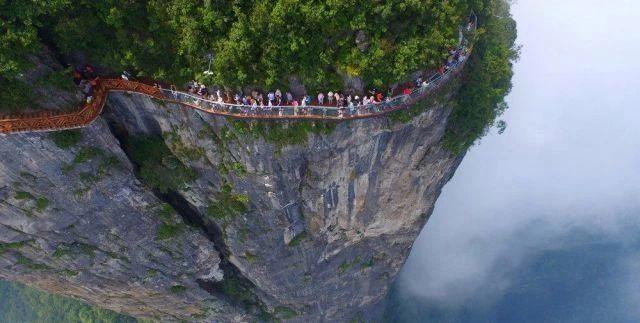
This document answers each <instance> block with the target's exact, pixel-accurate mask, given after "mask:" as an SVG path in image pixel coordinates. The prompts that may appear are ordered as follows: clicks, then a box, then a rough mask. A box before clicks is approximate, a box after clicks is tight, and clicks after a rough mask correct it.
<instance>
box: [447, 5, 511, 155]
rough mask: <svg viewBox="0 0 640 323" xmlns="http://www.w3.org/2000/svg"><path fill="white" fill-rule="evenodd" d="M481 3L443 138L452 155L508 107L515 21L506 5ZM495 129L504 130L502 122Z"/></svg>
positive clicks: (484, 130)
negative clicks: (470, 52)
mask: <svg viewBox="0 0 640 323" xmlns="http://www.w3.org/2000/svg"><path fill="white" fill-rule="evenodd" d="M482 2H484V3H485V5H484V6H482V7H479V8H478V9H476V12H477V14H478V18H479V21H480V22H481V23H480V25H479V30H478V33H477V40H476V41H475V42H474V50H473V55H471V57H470V59H469V62H467V65H466V67H465V68H466V70H465V73H464V79H463V82H462V87H461V88H460V92H459V93H458V95H457V96H456V102H457V104H456V105H455V108H454V110H453V113H452V115H451V117H450V118H449V124H448V128H447V135H446V138H445V144H446V146H447V147H448V148H449V149H450V150H451V151H453V152H454V153H461V152H463V151H465V150H466V149H467V148H469V147H470V146H471V145H473V143H474V142H475V141H476V140H477V139H478V138H480V137H482V136H483V135H484V134H485V133H486V132H487V131H488V130H489V128H490V127H491V126H493V125H494V124H495V120H496V118H497V117H499V116H500V114H502V112H504V110H505V109H506V108H507V104H506V102H505V101H504V98H505V96H506V95H507V94H508V93H509V91H511V77H512V76H513V70H512V68H513V61H515V60H516V59H517V58H518V50H519V48H518V47H517V46H516V44H515V40H516V33H517V32H516V22H515V21H514V20H513V18H512V17H511V14H510V13H509V3H508V2H506V1H504V0H486V1H482ZM498 126H499V128H502V129H501V130H503V129H504V124H503V123H499V124H498Z"/></svg>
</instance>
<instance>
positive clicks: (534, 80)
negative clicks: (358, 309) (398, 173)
mask: <svg viewBox="0 0 640 323" xmlns="http://www.w3.org/2000/svg"><path fill="white" fill-rule="evenodd" d="M513 12H514V16H515V18H516V20H517V22H518V31H519V41H518V42H519V43H520V44H522V45H524V48H523V51H522V55H521V60H520V61H519V62H518V63H517V64H516V74H515V78H514V90H513V93H512V94H511V95H510V97H509V98H508V101H509V103H510V105H511V109H510V110H508V111H507V113H506V114H505V119H506V120H507V122H508V123H509V127H508V129H507V132H506V133H505V134H503V135H502V136H497V135H490V136H489V137H487V138H485V139H483V141H482V144H481V145H480V146H477V147H474V148H473V149H472V150H471V151H470V153H469V154H468V155H467V157H466V159H465V161H464V162H463V164H462V165H461V167H460V169H459V170H458V173H457V174H456V176H455V177H454V179H453V180H452V181H451V182H450V183H449V184H448V185H447V186H446V187H445V190H444V192H443V194H442V196H441V198H440V200H439V201H438V203H437V206H436V210H435V213H434V215H433V216H432V217H431V219H430V221H429V223H428V224H427V226H426V227H425V230H424V231H423V233H422V235H421V236H420V238H419V240H418V242H417V243H416V245H415V247H414V250H413V251H412V254H411V256H410V259H409V261H408V263H407V265H406V266H405V268H404V270H403V274H402V275H401V281H400V284H401V286H402V287H403V288H406V289H408V290H409V291H410V292H412V293H415V294H416V295H420V296H423V297H426V298H428V299H429V301H431V302H434V303H437V304H440V305H442V306H453V307H455V306H458V305H462V304H466V303H468V302H469V301H473V302H479V301H481V300H482V301H489V300H491V299H493V298H495V297H496V296H499V295H501V293H502V291H503V290H504V289H505V288H507V287H508V286H509V282H510V279H511V278H512V275H511V274H512V273H513V271H514V270H517V268H518V266H519V265H521V264H522V262H523V260H524V259H527V257H530V256H531V255H533V254H535V253H537V252H539V251H541V250H544V249H548V248H563V247H566V245H565V243H566V241H570V240H571V239H567V237H568V236H570V235H571V232H574V231H576V230H581V231H587V232H590V233H593V234H596V235H607V236H609V237H611V239H624V238H625V236H624V235H623V233H625V234H626V232H628V229H629V227H635V226H638V225H640V219H638V218H637V217H636V216H631V215H630V214H634V212H635V213H637V211H639V210H640V198H638V197H639V196H640V90H639V89H640V77H639V76H638V72H640V61H639V59H638V58H639V57H640V36H639V35H640V33H638V32H636V31H635V29H637V27H638V26H637V25H638V17H640V2H639V1H630V0H613V1H599V0H563V1H550V0H547V1H538V0H528V1H525V0H520V1H519V3H518V4H516V5H514V8H513ZM636 232H637V231H636ZM637 296H638V300H640V293H637ZM636 304H637V303H636Z"/></svg>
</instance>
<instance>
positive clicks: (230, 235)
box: [0, 93, 462, 321]
mask: <svg viewBox="0 0 640 323" xmlns="http://www.w3.org/2000/svg"><path fill="white" fill-rule="evenodd" d="M439 98H440V101H430V102H426V103H425V104H427V105H428V106H429V108H428V109H426V110H425V112H423V113H422V114H420V115H419V116H417V117H415V118H413V120H412V121H411V122H409V123H405V124H401V123H395V122H392V121H391V120H390V119H389V118H387V117H384V118H376V119H368V120H361V121H353V122H344V123H339V124H337V125H335V126H334V127H330V128H335V129H332V130H330V131H319V132H317V133H315V132H309V133H308V134H305V135H302V134H301V132H302V131H298V130H299V129H302V127H300V125H299V124H295V123H279V124H268V125H265V124H264V123H257V122H253V123H233V122H232V123H230V122H229V121H228V120H226V119H224V118H220V117H214V116H211V115H206V114H203V113H201V112H197V111H195V110H191V109H185V108H181V107H179V106H176V105H172V104H164V103H161V102H158V101H156V100H152V99H150V98H147V97H145V96H141V95H134V94H127V93H120V94H116V93H112V94H111V95H110V98H109V102H108V107H107V109H106V110H107V111H106V112H105V114H104V116H103V118H101V119H99V120H98V122H96V123H95V124H93V125H92V126H90V127H88V128H86V129H84V130H82V131H83V134H84V135H83V138H84V139H83V142H82V143H81V145H80V146H81V147H99V148H100V149H101V151H103V153H101V154H98V155H99V156H97V157H93V158H90V160H89V161H88V162H80V163H76V164H78V165H76V166H74V167H73V169H71V170H68V171H65V170H67V169H68V168H69V167H70V166H67V165H69V164H73V165H75V164H74V162H73V160H74V159H77V158H78V157H77V156H78V155H79V154H81V150H82V148H81V147H74V148H72V149H70V150H64V149H60V148H58V147H56V146H55V145H54V144H53V143H51V141H50V140H49V139H48V136H47V135H39V134H30V135H9V136H3V137H2V140H0V151H1V152H2V154H3V156H10V157H9V158H3V160H2V161H1V163H0V165H1V166H0V167H2V168H1V170H0V179H1V182H0V183H1V184H0V187H2V189H1V191H0V192H2V193H1V194H0V214H1V217H0V224H1V225H2V226H0V243H4V246H5V247H4V252H2V251H0V276H1V277H4V278H9V279H14V280H20V281H23V282H26V283H28V284H31V285H36V286H37V287H40V288H43V289H47V290H52V291H57V292H60V293H65V294H70V295H73V296H76V297H79V298H81V299H84V300H87V301H89V302H90V303H94V304H99V305H101V306H105V307H108V308H111V309H115V310H119V311H123V312H126V313H129V314H132V315H135V316H151V317H154V316H155V317H158V318H161V319H166V320H170V319H188V320H212V319H219V320H222V321H242V320H246V319H247V318H248V317H249V315H256V313H257V314H259V313H263V314H264V313H267V312H268V313H270V314H267V315H273V316H275V317H276V318H279V319H290V320H293V321H308V320H314V321H319V320H324V321H336V320H337V321H348V320H350V319H353V318H354V317H367V315H370V314H373V313H375V311H372V309H374V308H375V307H376V304H377V303H378V302H379V301H380V300H381V299H382V298H383V296H384V295H385V294H386V291H387V288H388V286H389V284H390V282H391V281H392V279H393V278H394V277H395V276H396V274H397V273H398V271H399V269H400V267H401V266H402V264H403V263H404V261H405V259H406V256H407V255H408V252H409V250H410V247H411V245H412V243H413V241H414V240H415V238H416V237H417V235H418V233H419V232H420V230H421V229H422V227H423V225H424V224H425V222H426V220H427V218H428V216H429V215H430V214H431V211H432V209H433V206H434V203H435V200H436V199H437V197H438V195H439V193H440V190H441V188H442V187H443V186H444V184H445V183H446V182H447V181H448V180H449V178H450V177H451V176H452V175H453V173H454V171H455V169H456V167H457V165H458V164H459V162H460V160H461V158H462V157H461V156H457V157H456V156H453V155H451V154H450V153H449V152H448V151H446V150H445V149H444V148H443V147H442V137H443V135H444V130H445V127H446V122H447V116H448V114H449V112H450V109H449V107H448V106H447V100H446V99H447V96H446V95H445V96H440V97H439ZM307 125H308V124H307ZM307 125H305V126H307ZM296 129H297V130H296ZM276 133H277V134H280V136H277V135H274V134H276ZM148 135H155V136H161V137H162V138H163V139H164V141H165V143H166V145H167V147H169V149H170V150H171V151H172V152H173V154H174V155H175V156H176V157H177V158H179V159H180V161H181V162H182V163H183V164H184V165H186V166H187V167H189V168H192V169H193V170H194V171H195V172H196V173H197V174H198V176H197V179H196V180H194V181H193V182H191V183H189V184H188V186H187V187H185V188H183V189H180V190H176V191H171V192H169V193H166V194H162V193H159V192H156V191H154V190H152V189H150V188H148V186H145V185H144V184H141V183H140V182H139V181H138V180H137V179H136V175H135V174H136V173H135V166H134V165H132V164H131V163H130V162H129V160H128V159H127V156H126V154H125V153H124V151H123V149H122V148H121V145H119V143H118V140H120V143H121V144H124V143H126V141H127V140H128V138H132V137H137V136H148ZM282 135H284V136H285V137H286V136H289V137H295V138H296V140H294V141H296V142H297V143H296V144H289V143H291V142H292V140H289V139H292V138H287V139H283V138H282ZM265 138H267V139H265ZM104 156H114V157H113V158H115V159H117V160H118V161H119V163H117V164H118V166H114V167H112V166H110V167H108V169H107V170H102V171H99V170H100V169H101V166H100V165H101V164H100V163H101V161H100V159H101V158H106V157H104ZM81 159H82V158H81ZM23 173H25V174H23ZM26 173H28V174H31V175H26ZM85 173H90V174H99V175H100V174H102V175H100V176H97V175H94V177H96V178H95V179H87V178H88V177H90V176H89V175H86V174H85ZM83 174H85V175H83ZM87 181H89V184H87V183H86V182H87ZM78 190H80V191H81V194H80V193H79V194H80V196H78V194H76V193H75V192H76V191H78ZM18 191H26V192H29V194H30V195H31V196H32V197H33V198H27V199H17V198H16V195H21V194H20V193H18ZM40 196H44V197H47V199H49V200H50V201H51V202H50V204H49V205H47V206H46V207H45V208H44V209H42V208H40V209H38V205H36V204H37V203H38V202H37V199H38V197H40ZM19 197H22V196H19ZM163 201H164V202H167V203H169V204H171V205H172V206H173V207H174V208H175V209H176V210H177V214H171V215H170V216H169V218H167V217H166V216H162V215H159V214H158V213H162V210H165V209H167V207H166V205H163V204H162V203H163ZM41 204H42V203H41ZM40 206H41V205H40ZM179 215H180V216H179ZM183 221H186V222H190V223H192V224H194V226H192V227H188V226H185V225H183V224H182V223H183ZM167 225H170V226H174V227H179V228H180V230H179V234H177V235H175V236H171V237H168V238H166V239H165V240H162V239H159V238H158V234H159V232H161V230H160V229H161V227H163V226H164V227H166V226H167ZM21 241H22V243H20V242H21ZM61 244H62V247H60V245H61ZM85 245H88V246H91V247H90V248H91V250H92V251H93V252H91V253H90V255H86V254H83V250H84V249H87V247H85ZM66 246H71V247H66ZM78 246H79V247H78ZM58 248H62V249H63V250H67V249H69V250H71V251H69V252H58V253H57V254H56V251H57V250H58ZM65 248H66V249H65ZM76 249H78V250H80V251H77V250H76ZM0 250H2V249H0ZM84 252H86V251H84ZM60 253H62V254H63V255H62V256H61V255H60ZM86 253H88V252H86ZM73 255H76V257H72V256H73ZM21 257H22V258H25V259H29V260H30V261H32V262H34V263H37V264H43V266H34V265H33V264H32V263H28V262H27V263H26V264H25V261H24V260H22V261H20V259H22V258H21ZM37 267H41V268H37ZM45 267H46V268H45ZM66 269H68V270H69V272H67V271H66ZM71 271H73V272H71ZM75 272H77V273H78V274H76V275H71V274H74V273H75ZM65 273H66V274H65ZM230 282H233V283H230ZM256 309H258V310H256Z"/></svg>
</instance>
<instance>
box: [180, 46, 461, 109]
mask: <svg viewBox="0 0 640 323" xmlns="http://www.w3.org/2000/svg"><path fill="white" fill-rule="evenodd" d="M467 56H468V49H467V48H466V47H465V46H463V45H461V46H459V47H457V48H451V49H450V50H449V56H448V58H447V60H446V61H445V63H444V64H443V65H442V66H441V67H440V68H439V69H438V71H437V73H438V74H440V75H444V74H445V73H447V71H449V70H450V69H452V68H455V67H456V66H457V65H458V64H461V63H462V62H464V61H465V60H466V58H467ZM433 80H434V78H433V77H432V78H429V79H423V78H422V77H419V78H418V79H416V80H415V81H414V82H409V83H406V84H404V85H403V86H402V87H401V89H402V90H401V91H399V93H401V94H402V95H403V96H408V95H409V94H411V93H413V92H414V91H416V90H424V89H426V88H428V87H429V86H430V84H431V82H433ZM187 92H188V93H189V94H190V95H191V96H192V97H193V98H196V99H195V103H196V104H201V103H204V102H209V103H211V102H213V103H214V104H213V105H212V104H208V106H211V107H213V108H217V109H224V108H226V109H233V108H235V109H239V110H240V112H241V113H243V114H246V115H248V114H263V113H267V114H268V113H270V112H272V111H274V110H275V111H276V112H278V113H280V114H282V110H283V109H281V108H280V107H285V106H286V107H291V108H292V109H289V110H293V112H294V114H307V113H310V110H311V109H312V108H328V107H333V108H335V109H336V110H337V111H338V114H339V116H343V115H344V114H350V115H356V114H360V113H363V112H364V111H365V110H367V109H371V108H378V110H380V109H384V108H385V105H384V104H381V103H385V102H389V101H390V100H391V99H393V98H394V96H393V94H394V93H392V92H391V90H389V91H388V92H387V93H386V94H383V93H382V91H380V90H377V89H371V90H370V91H367V92H366V93H365V94H364V95H358V94H355V93H353V92H343V91H328V92H326V93H325V92H320V93H318V94H317V95H315V96H313V97H312V96H311V95H302V96H298V97H296V96H294V95H293V94H292V93H291V92H289V91H284V92H283V91H281V90H280V89H276V90H272V91H267V93H266V94H263V93H262V92H259V91H256V90H253V91H250V92H248V93H242V92H237V93H230V92H225V93H223V91H222V90H221V89H220V88H219V87H208V86H206V85H205V84H203V83H199V82H197V81H192V82H190V83H189V84H188V85H187ZM200 99H202V100H200ZM215 103H219V104H215ZM234 105H235V106H234ZM325 112H326V109H325Z"/></svg>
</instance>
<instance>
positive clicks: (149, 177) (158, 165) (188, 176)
mask: <svg viewBox="0 0 640 323" xmlns="http://www.w3.org/2000/svg"><path fill="white" fill-rule="evenodd" d="M127 151H128V152H129V154H130V156H131V159H132V160H133V162H134V163H136V164H137V165H138V167H139V174H140V177H141V178H142V180H143V181H144V182H145V183H147V184H148V185H150V186H152V187H153V188H155V189H157V190H158V191H160V192H161V193H167V192H168V191H170V190H180V189H183V188H184V187H185V185H186V183H188V182H190V181H193V180H194V179H195V178H196V174H195V172H194V171H193V170H192V169H191V168H188V167H186V166H185V165H184V164H182V163H181V162H180V160H178V158H176V157H175V156H174V155H173V154H172V153H171V151H170V150H169V148H167V146H166V145H165V143H164V140H163V139H162V138H160V137H153V136H149V137H135V138H132V140H131V141H130V143H129V144H128V145H127Z"/></svg>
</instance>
